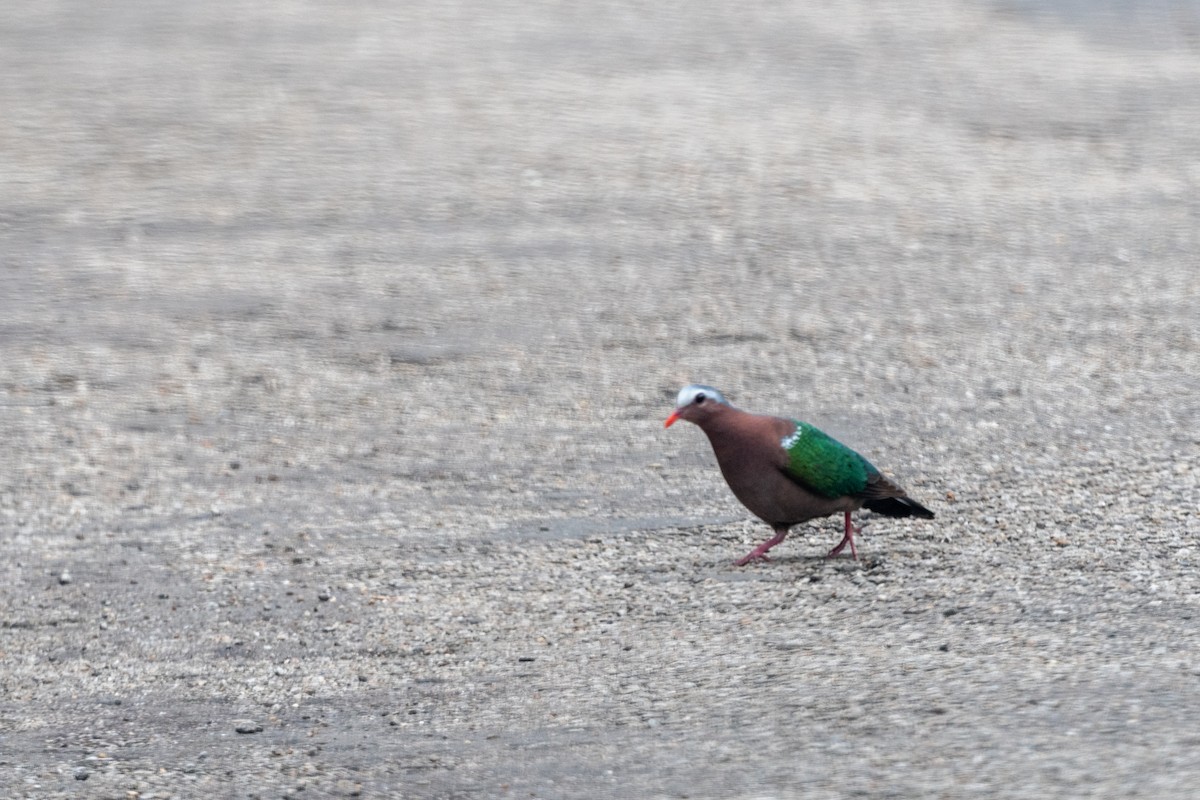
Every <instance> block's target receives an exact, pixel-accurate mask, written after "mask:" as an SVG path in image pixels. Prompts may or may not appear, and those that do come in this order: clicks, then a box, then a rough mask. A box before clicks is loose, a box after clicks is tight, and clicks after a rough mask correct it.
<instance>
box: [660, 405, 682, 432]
mask: <svg viewBox="0 0 1200 800" xmlns="http://www.w3.org/2000/svg"><path fill="white" fill-rule="evenodd" d="M677 419H679V409H675V410H674V411H672V412H671V416H669V417H667V421H666V422H664V423H663V427H664V428H669V427H671V426H672V425H674V424H675V420H677Z"/></svg>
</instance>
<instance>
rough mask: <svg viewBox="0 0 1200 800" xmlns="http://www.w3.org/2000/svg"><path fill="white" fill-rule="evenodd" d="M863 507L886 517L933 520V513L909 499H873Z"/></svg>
mask: <svg viewBox="0 0 1200 800" xmlns="http://www.w3.org/2000/svg"><path fill="white" fill-rule="evenodd" d="M863 505H864V506H866V507H867V508H869V509H871V510H872V511H874V512H875V513H876V514H883V515H884V516H887V517H923V518H925V519H933V512H932V511H930V510H929V509H928V508H926V507H925V506H923V505H921V504H920V503H918V502H917V501H916V500H913V499H912V498H911V497H873V498H871V499H870V500H868V501H867V502H865V503H863Z"/></svg>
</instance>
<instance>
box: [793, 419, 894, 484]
mask: <svg viewBox="0 0 1200 800" xmlns="http://www.w3.org/2000/svg"><path fill="white" fill-rule="evenodd" d="M792 421H793V422H795V423H796V431H795V433H793V434H792V435H790V436H787V437H785V438H784V439H783V440H782V441H781V442H780V444H781V445H782V446H783V449H784V452H785V453H787V464H785V465H784V467H783V471H784V472H785V473H786V474H787V475H788V477H790V478H792V479H793V480H795V481H797V482H799V483H802V484H804V485H805V486H807V487H808V488H810V489H812V490H813V491H815V492H817V493H818V494H822V495H824V496H826V497H845V496H847V495H858V494H862V493H863V492H865V491H866V490H867V484H868V482H869V480H870V479H871V478H872V476H877V475H879V470H877V469H875V467H874V465H873V464H871V462H870V461H867V460H866V459H865V458H863V457H862V456H860V455H859V454H858V453H856V452H854V451H853V450H851V449H850V448H849V447H846V445H844V444H842V443H841V442H839V441H838V440H837V439H834V438H833V437H832V436H829V435H827V434H825V433H824V432H823V431H821V430H820V429H818V428H815V427H813V426H812V425H809V424H808V423H807V422H800V421H799V420H792Z"/></svg>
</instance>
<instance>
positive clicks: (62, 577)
mask: <svg viewBox="0 0 1200 800" xmlns="http://www.w3.org/2000/svg"><path fill="white" fill-rule="evenodd" d="M73 580H75V579H74V578H72V577H71V573H69V572H67V571H66V570H65V569H64V570H63V571H62V572H60V573H59V575H58V582H59V584H61V585H62V586H66V585H67V584H68V583H70V582H71V581H73Z"/></svg>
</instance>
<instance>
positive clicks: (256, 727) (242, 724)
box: [233, 719, 263, 733]
mask: <svg viewBox="0 0 1200 800" xmlns="http://www.w3.org/2000/svg"><path fill="white" fill-rule="evenodd" d="M233 729H234V730H235V731H237V732H238V733H259V732H261V731H262V729H263V726H262V725H260V724H259V723H257V722H255V721H254V720H252V719H235V720H234V721H233Z"/></svg>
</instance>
